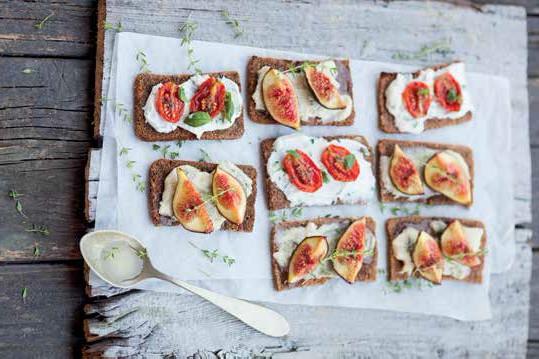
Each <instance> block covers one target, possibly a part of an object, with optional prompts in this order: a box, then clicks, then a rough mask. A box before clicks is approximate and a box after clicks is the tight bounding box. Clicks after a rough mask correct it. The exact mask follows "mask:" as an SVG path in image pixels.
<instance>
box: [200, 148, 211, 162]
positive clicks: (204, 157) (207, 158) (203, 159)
mask: <svg viewBox="0 0 539 359" xmlns="http://www.w3.org/2000/svg"><path fill="white" fill-rule="evenodd" d="M200 153H201V154H202V157H201V158H200V160H199V161H200V162H211V157H210V155H209V154H208V152H206V151H204V150H203V149H202V148H201V149H200Z"/></svg>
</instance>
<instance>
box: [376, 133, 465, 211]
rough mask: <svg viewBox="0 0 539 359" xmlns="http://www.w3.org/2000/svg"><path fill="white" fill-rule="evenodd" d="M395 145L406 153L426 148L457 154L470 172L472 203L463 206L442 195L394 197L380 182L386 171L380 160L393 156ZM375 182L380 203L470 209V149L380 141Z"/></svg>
mask: <svg viewBox="0 0 539 359" xmlns="http://www.w3.org/2000/svg"><path fill="white" fill-rule="evenodd" d="M395 145H399V146H400V148H401V149H402V150H403V151H404V153H406V149H409V148H418V147H426V148H430V149H433V150H436V151H444V150H452V151H455V152H457V153H459V154H460V155H461V156H462V158H463V159H464V161H466V163H467V164H468V169H469V170H470V189H471V191H472V202H471V203H470V204H469V205H463V204H460V203H457V202H455V201H453V200H452V199H450V198H448V197H446V196H444V195H443V194H436V195H433V196H430V197H426V198H408V197H404V198H403V197H400V198H399V197H396V196H395V195H393V194H392V193H391V192H389V191H388V190H387V188H386V187H385V186H384V182H383V181H382V173H383V172H384V171H387V170H388V169H387V168H382V163H381V161H380V158H381V157H382V156H388V157H391V156H392V155H393V149H394V147H395ZM376 163H377V170H376V182H378V196H379V198H380V201H381V202H409V203H411V202H415V203H427V204H430V205H442V204H457V205H461V206H466V207H470V206H471V205H472V204H473V192H474V162H473V152H472V149H471V148H469V147H466V146H460V145H448V144H444V143H434V142H419V141H399V140H380V141H379V142H378V145H377V146H376ZM420 176H421V180H422V182H423V186H425V187H426V186H427V184H426V183H425V179H424V178H423V173H422V171H421V173H420Z"/></svg>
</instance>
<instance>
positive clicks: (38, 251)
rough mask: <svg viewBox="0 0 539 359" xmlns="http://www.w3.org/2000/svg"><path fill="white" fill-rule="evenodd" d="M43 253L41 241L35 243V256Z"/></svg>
mask: <svg viewBox="0 0 539 359" xmlns="http://www.w3.org/2000/svg"><path fill="white" fill-rule="evenodd" d="M40 255H41V250H40V248H39V243H37V242H36V243H35V244H34V257H39V256H40Z"/></svg>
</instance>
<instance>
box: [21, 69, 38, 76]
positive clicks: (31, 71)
mask: <svg viewBox="0 0 539 359" xmlns="http://www.w3.org/2000/svg"><path fill="white" fill-rule="evenodd" d="M21 72H22V73H23V74H26V75H29V74H33V73H34V72H36V70H34V69H24V70H22V71H21Z"/></svg>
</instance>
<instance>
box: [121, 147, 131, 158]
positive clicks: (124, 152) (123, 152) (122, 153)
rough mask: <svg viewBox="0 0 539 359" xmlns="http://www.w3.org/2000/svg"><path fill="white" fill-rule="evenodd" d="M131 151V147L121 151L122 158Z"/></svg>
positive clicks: (123, 148)
mask: <svg viewBox="0 0 539 359" xmlns="http://www.w3.org/2000/svg"><path fill="white" fill-rule="evenodd" d="M129 151H131V149H130V148H129V147H122V149H121V150H120V156H123V155H127V154H128V152H129Z"/></svg>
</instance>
